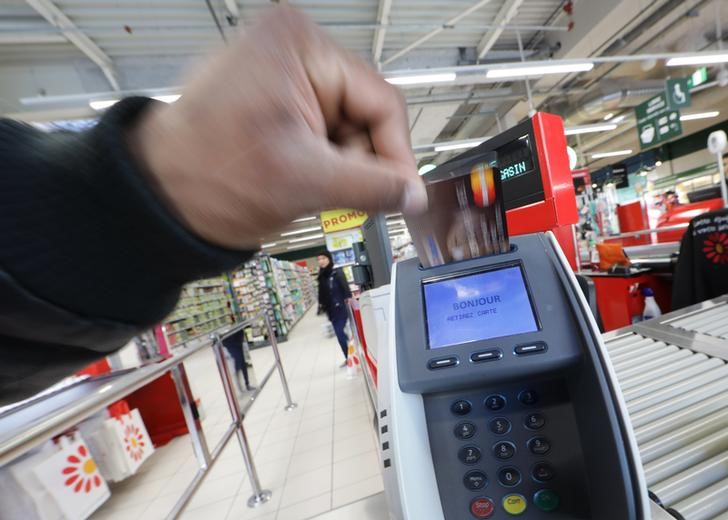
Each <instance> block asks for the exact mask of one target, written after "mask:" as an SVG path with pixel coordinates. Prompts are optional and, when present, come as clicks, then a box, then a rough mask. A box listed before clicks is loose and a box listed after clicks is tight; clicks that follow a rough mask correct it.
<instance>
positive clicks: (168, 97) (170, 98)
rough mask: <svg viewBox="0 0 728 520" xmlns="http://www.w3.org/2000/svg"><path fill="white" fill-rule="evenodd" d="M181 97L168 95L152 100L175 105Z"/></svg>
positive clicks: (155, 97)
mask: <svg viewBox="0 0 728 520" xmlns="http://www.w3.org/2000/svg"><path fill="white" fill-rule="evenodd" d="M180 97H182V96H181V95H180V94H168V95H165V96H152V99H156V100H157V101H164V102H165V103H174V102H175V101H177V100H178V99H179V98H180Z"/></svg>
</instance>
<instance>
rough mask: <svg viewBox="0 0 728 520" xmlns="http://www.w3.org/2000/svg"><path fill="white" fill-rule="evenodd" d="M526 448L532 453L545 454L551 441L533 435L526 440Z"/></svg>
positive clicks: (549, 448) (549, 447)
mask: <svg viewBox="0 0 728 520" xmlns="http://www.w3.org/2000/svg"><path fill="white" fill-rule="evenodd" d="M528 449H529V450H531V453H533V454H534V455H546V454H547V453H548V452H549V450H551V443H550V442H549V441H548V440H547V439H544V438H543V437H534V438H533V439H531V440H530V441H528Z"/></svg>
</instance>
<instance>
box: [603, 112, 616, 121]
mask: <svg viewBox="0 0 728 520" xmlns="http://www.w3.org/2000/svg"><path fill="white" fill-rule="evenodd" d="M613 117H614V112H609V113H608V114H607V115H606V116H604V121H609V120H610V119H612V118H613Z"/></svg>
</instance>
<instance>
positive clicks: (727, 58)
mask: <svg viewBox="0 0 728 520" xmlns="http://www.w3.org/2000/svg"><path fill="white" fill-rule="evenodd" d="M711 63H728V52H715V53H705V54H693V55H690V56H680V57H678V58H670V59H669V60H667V63H666V65H667V66H668V67H680V66H682V65H710V64H711Z"/></svg>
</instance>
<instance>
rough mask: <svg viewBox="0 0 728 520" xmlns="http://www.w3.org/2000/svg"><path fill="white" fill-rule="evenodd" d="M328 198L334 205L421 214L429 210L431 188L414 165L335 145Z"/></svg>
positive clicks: (332, 205)
mask: <svg viewBox="0 0 728 520" xmlns="http://www.w3.org/2000/svg"><path fill="white" fill-rule="evenodd" d="M331 152H332V154H331V164H330V166H331V176H330V178H329V179H328V182H327V189H326V194H327V202H328V203H329V204H330V205H331V207H346V208H356V209H361V210H364V211H370V212H374V213H378V212H381V211H387V210H397V211H401V212H402V213H404V214H405V215H418V214H420V213H424V212H425V211H426V210H427V191H426V190H425V185H424V183H423V182H422V179H420V177H419V175H417V173H416V172H414V171H411V166H410V165H403V164H401V163H398V162H395V161H392V160H389V159H384V158H382V157H377V156H375V155H373V154H371V153H362V152H361V151H356V152H354V151H347V150H341V149H335V148H333V149H331Z"/></svg>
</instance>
